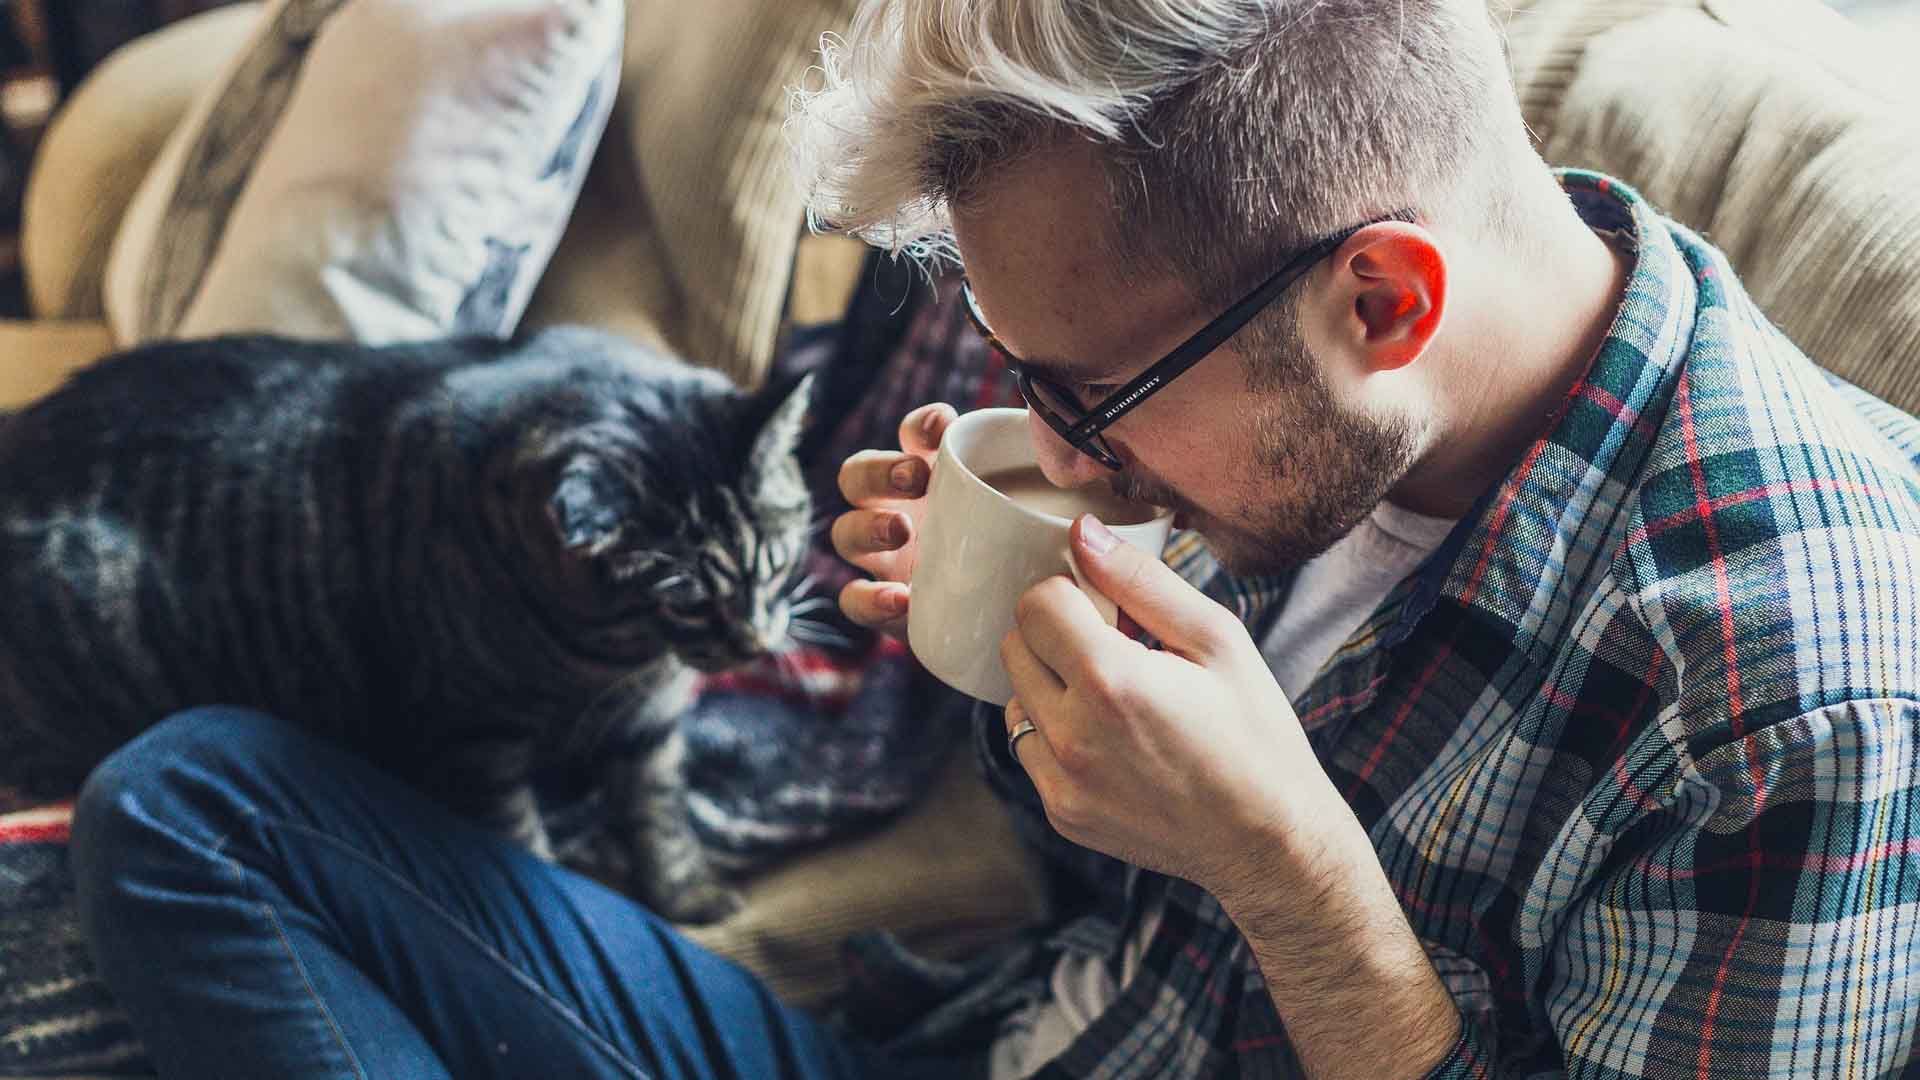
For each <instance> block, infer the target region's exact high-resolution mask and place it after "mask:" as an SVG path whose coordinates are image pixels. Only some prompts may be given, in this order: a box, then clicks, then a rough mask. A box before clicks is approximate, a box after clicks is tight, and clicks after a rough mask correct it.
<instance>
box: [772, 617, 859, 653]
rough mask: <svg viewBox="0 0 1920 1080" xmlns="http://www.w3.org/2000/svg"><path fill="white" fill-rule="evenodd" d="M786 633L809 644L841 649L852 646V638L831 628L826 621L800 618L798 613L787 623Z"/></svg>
mask: <svg viewBox="0 0 1920 1080" xmlns="http://www.w3.org/2000/svg"><path fill="white" fill-rule="evenodd" d="M787 633H789V634H792V635H793V637H794V640H796V641H802V642H805V643H806V644H809V645H830V646H833V647H836V648H841V649H851V648H852V647H853V639H852V638H849V637H847V636H846V635H845V634H842V633H840V632H839V631H837V630H835V629H833V627H831V626H829V625H827V624H826V623H822V622H817V621H814V620H811V619H805V618H801V617H799V616H798V615H796V616H795V617H794V620H793V622H792V623H790V624H789V625H788V627H787Z"/></svg>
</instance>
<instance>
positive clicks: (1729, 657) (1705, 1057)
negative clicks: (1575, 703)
mask: <svg viewBox="0 0 1920 1080" xmlns="http://www.w3.org/2000/svg"><path fill="white" fill-rule="evenodd" d="M1692 383H1693V380H1692V379H1691V378H1689V377H1688V376H1685V375H1682V376H1681V377H1680V385H1679V386H1678V387H1677V388H1676V389H1675V391H1674V400H1675V401H1676V402H1677V403H1678V404H1679V406H1680V434H1681V437H1682V439H1683V440H1684V442H1685V444H1686V448H1687V465H1688V467H1689V469H1690V470H1691V471H1692V473H1693V498H1694V509H1695V511H1696V513H1698V514H1699V518H1700V522H1701V524H1702V525H1703V526H1705V528H1706V533H1707V557H1708V558H1709V559H1711V560H1712V562H1713V587H1714V596H1715V600H1716V602H1717V603H1718V604H1719V607H1720V637H1721V642H1722V646H1721V648H1722V654H1723V657H1724V660H1725V662H1726V668H1727V702H1728V711H1729V715H1730V716H1731V717H1732V720H1733V733H1734V737H1735V738H1744V737H1745V732H1744V731H1743V730H1742V729H1743V727H1744V725H1743V724H1742V723H1741V718H1740V713H1741V707H1740V668H1739V666H1738V661H1739V653H1738V650H1737V648H1736V647H1735V640H1736V639H1735V637H1734V628H1733V590H1732V587H1731V586H1730V585H1729V583H1728V581H1727V564H1726V559H1725V557H1724V556H1723V553H1722V552H1721V549H1720V531H1719V530H1718V529H1717V528H1715V526H1714V523H1713V513H1712V500H1711V499H1709V498H1708V497H1707V472H1706V469H1705V467H1704V466H1702V465H1701V463H1700V444H1699V440H1698V438H1697V430H1696V428H1695V427H1694V423H1693V393H1692ZM1746 750H1747V759H1748V770H1749V774H1750V775H1751V777H1752V779H1753V785H1754V787H1753V808H1754V813H1755V814H1756V815H1757V814H1758V813H1759V812H1760V810H1761V808H1762V807H1763V806H1764V804H1765V802H1766V784H1765V778H1764V777H1763V776H1762V775H1761V772H1760V763H1759V761H1758V760H1757V759H1756V758H1755V757H1754V751H1753V747H1752V745H1751V744H1748V745H1747V747H1746ZM1758 824H1759V822H1758V820H1757V819H1756V820H1755V822H1754V825H1752V826H1749V827H1748V829H1747V835H1748V842H1749V845H1750V856H1749V863H1750V868H1751V870H1753V871H1758V870H1759V869H1760V859H1761V858H1762V857H1763V856H1762V852H1761V850H1760V837H1759V835H1758V829H1757V826H1758ZM1759 903H1760V875H1759V874H1758V873H1757V872H1755V873H1751V874H1750V876H1749V878H1748V882H1747V910H1746V911H1745V912H1743V913H1742V914H1741V916H1740V925H1739V926H1737V927H1735V928H1734V931H1733V936H1732V937H1731V938H1729V939H1728V940H1727V948H1726V951H1725V952H1724V953H1722V954H1721V956H1720V967H1719V969H1718V970H1717V971H1715V972H1714V973H1713V992H1712V993H1710V994H1708V995H1707V1015H1706V1017H1705V1019H1704V1020H1703V1021H1702V1023H1701V1027H1700V1057H1699V1060H1698V1061H1697V1063H1696V1065H1695V1075H1696V1076H1697V1077H1698V1078H1699V1080H1711V1077H1712V1072H1713V1068H1712V1066H1713V1027H1714V1024H1715V1022H1716V1021H1718V1019H1719V1017H1720V1001H1721V998H1722V997H1723V996H1724V993H1725V990H1726V986H1727V979H1728V977H1729V976H1730V975H1731V974H1732V969H1733V958H1734V957H1735V956H1736V955H1738V953H1739V951H1740V943H1741V942H1742V941H1743V940H1745V938H1746V936H1747V927H1748V925H1749V924H1751V923H1752V922H1753V912H1754V908H1756V907H1757V906H1759Z"/></svg>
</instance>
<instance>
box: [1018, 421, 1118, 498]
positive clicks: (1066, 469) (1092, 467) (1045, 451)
mask: <svg viewBox="0 0 1920 1080" xmlns="http://www.w3.org/2000/svg"><path fill="white" fill-rule="evenodd" d="M1027 438H1028V439H1030V440H1031V441H1032V442H1033V453H1034V456H1035V457H1037V458H1038V459H1039V461H1040V472H1041V473H1042V474H1043V475H1044V476H1046V478H1047V482H1048V483H1050V484H1052V485H1054V486H1055V487H1065V488H1076V487H1084V486H1086V485H1087V484H1091V483H1093V482H1094V481H1095V480H1100V479H1103V478H1105V477H1106V476H1107V468H1106V466H1104V465H1101V464H1100V463H1099V462H1097V461H1095V460H1093V459H1092V458H1090V457H1088V456H1087V455H1085V454H1083V453H1081V452H1080V451H1078V450H1075V449H1074V448H1073V447H1071V446H1068V445H1067V441H1066V440H1065V439H1062V438H1061V437H1060V436H1059V435H1058V434H1056V433H1055V432H1054V430H1053V429H1052V428H1050V427H1048V426H1047V422H1046V421H1045V420H1042V419H1040V417H1039V416H1038V415H1037V414H1036V413H1034V411H1033V410H1032V409H1028V410H1027Z"/></svg>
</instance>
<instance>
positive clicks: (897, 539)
mask: <svg viewBox="0 0 1920 1080" xmlns="http://www.w3.org/2000/svg"><path fill="white" fill-rule="evenodd" d="M904 526H905V522H903V521H901V520H900V519H899V518H898V517H894V516H893V515H891V514H890V515H888V516H886V517H883V518H880V519H879V520H877V521H875V522H874V523H873V542H874V543H876V544H885V545H886V546H888V547H899V546H900V545H901V544H904V543H906V542H907V538H906V537H905V536H903V535H901V534H902V533H904V532H906V529H905V527H904Z"/></svg>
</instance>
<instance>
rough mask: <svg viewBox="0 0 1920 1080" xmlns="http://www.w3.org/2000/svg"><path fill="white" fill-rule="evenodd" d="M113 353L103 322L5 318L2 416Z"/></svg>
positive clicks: (0, 362)
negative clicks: (3, 413)
mask: <svg viewBox="0 0 1920 1080" xmlns="http://www.w3.org/2000/svg"><path fill="white" fill-rule="evenodd" d="M112 350H113V335H112V334H111V333H109V332H108V330H107V324H106V323H104V322H100V321H98V320H86V319H83V320H58V319H37V320H33V321H21V320H16V319H0V412H5V411H7V410H10V409H18V408H20V407H21V406H23V405H27V404H30V403H32V402H33V401H34V400H36V399H38V398H40V397H42V396H44V395H46V394H47V393H48V392H50V391H52V390H53V389H55V388H56V387H58V386H59V385H60V384H61V383H63V382H65V381H66V378H67V376H68V375H71V374H72V373H74V372H75V371H78V370H80V369H81V368H83V367H86V366H87V365H88V364H91V363H93V362H94V361H95V360H98V359H100V358H101V357H102V356H105V355H106V354H107V353H109V352H111V351H112Z"/></svg>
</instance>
